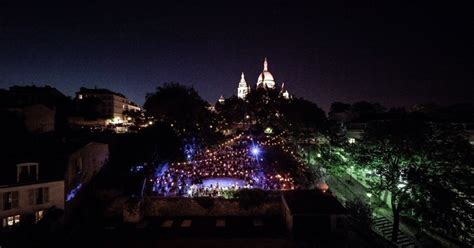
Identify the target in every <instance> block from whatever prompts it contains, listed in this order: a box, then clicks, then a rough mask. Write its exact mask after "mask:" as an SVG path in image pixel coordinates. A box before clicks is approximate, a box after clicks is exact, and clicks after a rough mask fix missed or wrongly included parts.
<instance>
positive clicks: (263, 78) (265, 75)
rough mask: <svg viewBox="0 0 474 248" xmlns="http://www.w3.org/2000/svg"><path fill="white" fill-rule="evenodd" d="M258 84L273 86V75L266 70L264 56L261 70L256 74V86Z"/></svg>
mask: <svg viewBox="0 0 474 248" xmlns="http://www.w3.org/2000/svg"><path fill="white" fill-rule="evenodd" d="M260 86H265V87H267V88H275V79H274V78H273V75H272V74H271V73H270V71H268V63H267V58H265V62H263V71H262V73H260V75H259V76H258V80H257V87H260Z"/></svg>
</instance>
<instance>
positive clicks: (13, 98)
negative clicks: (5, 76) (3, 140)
mask: <svg viewBox="0 0 474 248" xmlns="http://www.w3.org/2000/svg"><path fill="white" fill-rule="evenodd" d="M69 102H70V101H69V99H68V98H67V97H66V96H65V95H63V94H62V93H61V92H60V91H58V90H57V89H56V88H53V87H51V86H44V87H39V86H12V87H10V88H9V89H8V90H0V110H2V111H6V112H10V113H13V114H14V115H15V116H16V118H17V119H18V120H20V121H21V122H23V124H24V127H25V129H26V130H27V131H29V132H32V133H45V132H51V131H55V130H56V129H58V128H59V129H61V128H63V127H65V126H66V120H67V117H66V116H67V115H68V114H69V109H68V106H69Z"/></svg>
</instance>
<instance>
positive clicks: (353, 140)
mask: <svg viewBox="0 0 474 248" xmlns="http://www.w3.org/2000/svg"><path fill="white" fill-rule="evenodd" d="M348 142H349V144H354V143H356V139H355V138H349V139H348Z"/></svg>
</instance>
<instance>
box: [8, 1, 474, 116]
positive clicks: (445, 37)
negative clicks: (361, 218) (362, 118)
mask: <svg viewBox="0 0 474 248" xmlns="http://www.w3.org/2000/svg"><path fill="white" fill-rule="evenodd" d="M39 2H41V3H36V4H25V3H24V2H21V3H17V1H12V3H8V2H3V1H2V2H0V88H8V87H9V86H11V85H15V84H19V85H25V84H36V85H44V84H49V85H51V86H54V87H57V88H58V89H59V90H61V91H62V92H63V93H65V94H66V95H74V92H76V91H77V90H78V89H79V87H81V86H85V87H94V86H97V87H103V88H108V89H111V90H114V91H117V92H121V93H123V94H125V95H126V96H128V97H129V98H130V99H132V100H133V101H136V102H137V103H139V104H143V102H144V99H145V94H146V93H147V92H152V91H153V90H154V89H155V88H156V87H157V86H159V85H160V84H162V83H164V82H171V81H175V82H180V83H183V84H186V85H190V86H191V85H192V86H194V87H195V88H196V89H197V90H198V92H199V93H200V95H201V96H202V97H203V98H204V99H205V100H208V101H210V102H211V103H214V102H215V101H216V100H217V98H218V97H219V96H220V95H221V94H222V95H224V96H225V97H229V96H231V95H232V94H236V87H237V84H238V82H239V79H240V73H241V72H242V71H243V72H244V73H245V75H246V79H247V82H248V83H252V85H254V84H255V83H256V81H257V77H258V74H259V73H260V71H261V70H262V67H263V65H262V64H263V59H264V57H268V61H269V69H270V71H271V72H272V74H273V75H274V77H275V79H276V81H277V83H278V84H280V83H281V82H285V86H286V87H287V88H288V89H289V91H290V93H294V94H295V95H297V96H301V97H304V98H306V99H309V100H312V101H314V102H316V103H317V104H318V105H320V106H322V107H323V108H324V109H326V110H327V108H328V107H329V105H330V104H331V103H332V102H334V101H345V102H354V101H358V100H368V101H376V102H380V103H382V104H385V105H387V106H400V105H411V104H414V103H427V102H436V103H441V104H449V103H457V102H466V101H473V98H474V97H472V95H473V92H474V78H473V69H474V68H473V63H472V58H473V54H474V53H473V44H474V42H473V40H472V38H471V37H470V35H472V31H473V26H474V22H473V18H472V12H471V11H472V6H468V4H459V3H458V5H455V3H454V2H457V1H452V2H451V1H449V2H446V1H445V2H443V4H444V5H441V4H439V5H436V3H435V2H437V1H422V2H419V1H411V2H414V3H409V2H408V1H407V2H406V3H398V1H391V2H393V3H386V2H388V1H370V3H361V2H360V1H350V2H347V3H343V2H339V1H322V3H316V4H314V3H312V2H315V1H308V2H298V1H268V2H259V3H255V2H257V1H217V3H211V2H208V3H206V4H203V3H200V2H201V1H193V2H191V1H153V2H154V5H152V4H136V3H134V2H135V1H128V2H127V3H126V4H119V3H116V2H107V3H101V4H97V3H76V4H71V3H69V1H63V2H62V3H60V4H58V3H54V4H45V3H43V1H39ZM160 2H165V3H160ZM213 2H214V1H213ZM328 2H330V3H328ZM379 2H383V3H379ZM466 3H467V1H466ZM447 4H449V6H448V5H447Z"/></svg>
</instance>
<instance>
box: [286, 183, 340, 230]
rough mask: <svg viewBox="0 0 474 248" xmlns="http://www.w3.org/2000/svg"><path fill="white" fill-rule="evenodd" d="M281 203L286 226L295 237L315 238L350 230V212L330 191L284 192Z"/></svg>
mask: <svg viewBox="0 0 474 248" xmlns="http://www.w3.org/2000/svg"><path fill="white" fill-rule="evenodd" d="M282 202H283V217H284V219H285V222H286V227H287V228H288V229H289V230H290V231H291V232H292V233H293V234H294V235H295V236H299V237H312V236H317V235H320V236H322V235H329V234H343V233H345V232H346V231H347V218H348V214H347V211H346V209H345V208H344V207H343V206H342V204H341V203H340V202H339V201H337V199H336V198H335V197H334V196H333V195H332V194H330V193H329V192H323V191H320V190H289V191H283V192H282Z"/></svg>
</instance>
